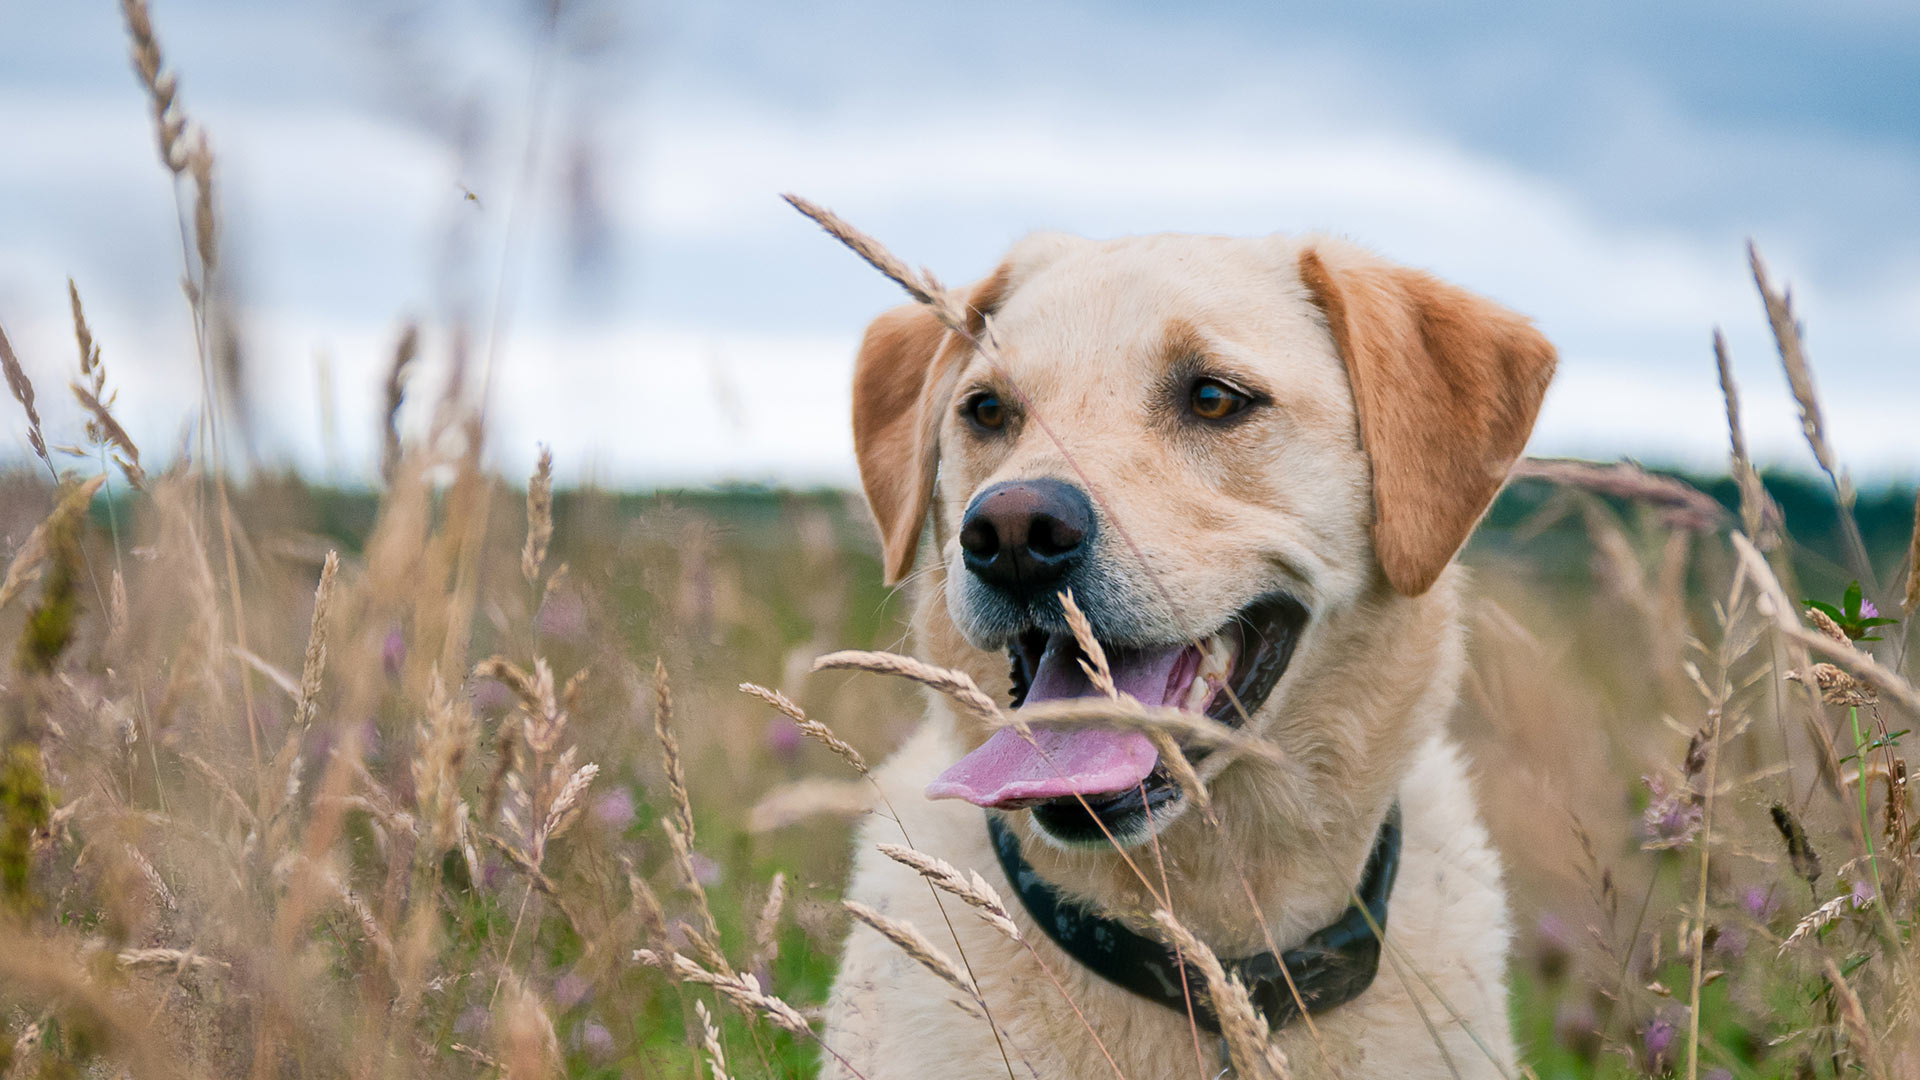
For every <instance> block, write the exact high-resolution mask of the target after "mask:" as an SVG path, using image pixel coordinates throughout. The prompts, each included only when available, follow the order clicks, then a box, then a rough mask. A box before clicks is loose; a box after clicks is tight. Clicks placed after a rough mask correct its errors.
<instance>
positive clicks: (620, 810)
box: [593, 787, 634, 829]
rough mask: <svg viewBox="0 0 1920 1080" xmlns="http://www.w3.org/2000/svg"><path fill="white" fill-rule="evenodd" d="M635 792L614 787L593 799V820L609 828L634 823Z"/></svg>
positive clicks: (622, 826)
mask: <svg viewBox="0 0 1920 1080" xmlns="http://www.w3.org/2000/svg"><path fill="white" fill-rule="evenodd" d="M633 817H634V811H633V793H632V792H630V791H628V790H627V789H626V788H623V787H620V788H614V789H613V790H612V791H609V792H607V793H606V794H605V795H602V796H600V797H599V798H597V799H595V800H593V820H595V821H597V822H599V823H600V824H602V825H605V826H606V827H607V828H609V829H624V828H626V827H627V826H629V825H631V824H633Z"/></svg>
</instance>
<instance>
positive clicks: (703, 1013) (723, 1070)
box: [693, 1000, 733, 1080]
mask: <svg viewBox="0 0 1920 1080" xmlns="http://www.w3.org/2000/svg"><path fill="white" fill-rule="evenodd" d="M693 1011H694V1012H695V1013H698V1014H699V1016H700V1036H701V1037H700V1041H701V1044H702V1045H703V1046H705V1047H706V1051H707V1068H708V1069H710V1070H712V1072H713V1077H712V1080H733V1078H732V1077H731V1076H730V1075H728V1073H727V1055H726V1051H724V1050H722V1049H720V1029H719V1028H716V1027H714V1026H713V1017H712V1016H711V1015H710V1014H709V1013H708V1012H707V1003H706V1002H704V1001H698V1000H696V1001H695V1002H694V1003H693Z"/></svg>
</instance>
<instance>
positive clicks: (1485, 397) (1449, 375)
mask: <svg viewBox="0 0 1920 1080" xmlns="http://www.w3.org/2000/svg"><path fill="white" fill-rule="evenodd" d="M1299 267H1300V280H1301V282H1302V283H1303V284H1305V285H1306V287H1307V290H1308V291H1309V292H1310V293H1311V294H1312V295H1313V298H1314V300H1315V301H1316V302H1318V304H1319V305H1320V309H1321V310H1322V311H1323V312H1325V313H1326V316H1327V327H1328V329H1329V330H1331V331H1332V333H1333V340H1334V344H1335V345H1336V346H1337V347H1338V348H1339V350H1340V357H1341V359H1342V360H1343V361H1345V363H1346V366H1347V379H1348V381H1349V382H1350V383H1352V385H1353V398H1354V404H1355V407H1356V408H1357V409H1358V410H1359V414H1360V441H1361V445H1362V446H1363V447H1364V448H1365V449H1366V452H1367V457H1368V458H1369V459H1370V460H1371V462H1372V465H1373V512H1374V519H1373V546H1374V551H1375V554H1376V555H1377V556H1378V558H1379V560H1380V566H1381V568H1382V569H1383V570H1385V571H1386V575H1387V580H1388V581H1389V582H1390V583H1392V585H1393V587H1394V588H1395V589H1396V590H1398V591H1399V592H1401V593H1403V594H1405V595H1408V596H1418V595H1419V594H1421V593H1423V592H1425V591H1427V589H1428V588H1429V587H1431V586H1432V585H1433V583H1434V581H1435V580H1436V579H1438V578H1439V576H1440V572H1441V571H1443V570H1445V569H1446V567H1447V563H1448V562H1449V561H1450V560H1452V558H1453V556H1454V553H1455V552H1457V551H1459V550H1460V547H1461V545H1463V544H1465V543H1466V540H1467V536H1468V534H1469V533H1471V532H1472V531H1473V527H1474V525H1475V524H1476V523H1478V522H1479V520H1480V515H1481V514H1482V513H1484V512H1485V511H1486V509H1487V506H1488V504H1490V503H1492V502H1493V497H1494V496H1495V495H1496V494H1498V493H1499V491H1500V485H1501V484H1502V483H1504V482H1505V481H1506V478H1507V472H1508V470H1510V469H1511V468H1512V467H1513V463H1514V460H1515V459H1516V458H1518V457H1519V456H1520V451H1521V449H1522V448H1523V447H1525V446H1526V442H1527V436H1528V435H1529V434H1530V433H1531V432H1532V430H1533V420H1534V417H1535V415H1537V414H1538V413H1539V411H1540V399H1541V398H1542V397H1543V396H1544V395H1545V394H1546V390H1547V382H1548V380H1549V379H1551V378H1552V377H1553V368H1554V359H1555V358H1554V349H1553V346H1552V344H1550V343H1549V342H1548V341H1547V339H1546V338H1545V337H1542V336H1541V334H1540V332H1539V331H1538V330H1536V329H1534V327H1533V324H1532V323H1531V322H1530V321H1529V320H1528V319H1526V318H1525V317H1524V316H1521V315H1517V314H1515V313H1514V312H1511V311H1509V310H1507V309H1506V308H1503V307H1501V306H1500V305H1498V304H1495V303H1494V302H1492V301H1491V300H1487V299H1485V298H1483V297H1479V296H1476V295H1474V294H1472V293H1469V292H1467V291H1466V290H1464V289H1459V288H1456V287H1454V286H1452V285H1448V284H1446V283H1445V282H1442V281H1439V280H1438V279H1436V278H1434V277H1432V276H1430V275H1428V274H1424V273H1421V272H1419V271H1417V270H1409V269H1406V268H1404V267H1398V266H1393V265H1390V264H1387V263H1385V262H1382V261H1379V260H1376V259H1374V258H1372V257H1370V256H1366V255H1364V254H1361V253H1359V252H1357V251H1354V250H1352V249H1347V248H1345V245H1324V246H1322V247H1307V248H1305V249H1303V250H1302V251H1301V252H1300V257H1299Z"/></svg>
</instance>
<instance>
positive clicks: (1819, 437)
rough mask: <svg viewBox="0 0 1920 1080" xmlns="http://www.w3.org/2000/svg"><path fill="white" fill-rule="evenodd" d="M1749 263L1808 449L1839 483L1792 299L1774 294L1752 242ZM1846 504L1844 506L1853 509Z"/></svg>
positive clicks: (1835, 462)
mask: <svg viewBox="0 0 1920 1080" xmlns="http://www.w3.org/2000/svg"><path fill="white" fill-rule="evenodd" d="M1747 263H1748V265H1749V266H1750V267H1751V268H1752V270H1753V283H1754V285H1755V286H1757V287H1758V288H1759V290H1760V302H1761V303H1762V304H1763V305H1764V306H1765V307H1766V311H1767V323H1768V324H1769V325H1770V326H1771V327H1772V329H1773V339H1774V341H1775V343H1776V344H1778V345H1779V347H1780V364H1781V366H1782V367H1784V368H1785V369H1786V373H1787V384H1788V386H1789V387H1791V388H1792V390H1793V400H1794V401H1795V402H1796V403H1797V404H1798V405H1799V407H1800V428H1801V431H1802V432H1803V433H1804V434H1805V435H1806V437H1807V445H1808V446H1809V447H1811V448H1812V449H1813V457H1814V460H1815V461H1817V462H1819V463H1820V469H1821V471H1823V472H1825V473H1826V474H1827V476H1828V477H1829V478H1830V479H1832V480H1833V481H1834V482H1835V484H1836V485H1837V484H1839V483H1840V479H1839V475H1838V474H1839V468H1840V466H1839V463H1838V462H1837V461H1836V459H1835V457H1834V453H1833V447H1832V445H1831V444H1829V443H1828V442H1827V429H1826V420H1825V418H1824V417H1823V416H1822V415H1821V411H1820V397H1819V395H1818V394H1817V393H1816V392H1815V391H1814V388H1813V370H1812V369H1811V368H1810V367H1809V366H1808V365H1807V358H1806V354H1805V352H1804V351H1803V350H1802V348H1801V343H1800V327H1799V325H1798V324H1797V323H1796V322H1795V321H1794V318H1793V298H1792V296H1791V295H1789V294H1788V293H1785V292H1777V291H1775V290H1774V288H1773V285H1772V283H1771V282H1769V281H1768V280H1767V264H1766V263H1765V262H1763V261H1761V259H1760V249H1759V248H1758V247H1756V246H1755V245H1754V244H1753V243H1752V242H1749V243H1748V244H1747ZM1851 502H1852V500H1850V499H1849V500H1847V502H1846V503H1845V504H1844V505H1845V506H1851Z"/></svg>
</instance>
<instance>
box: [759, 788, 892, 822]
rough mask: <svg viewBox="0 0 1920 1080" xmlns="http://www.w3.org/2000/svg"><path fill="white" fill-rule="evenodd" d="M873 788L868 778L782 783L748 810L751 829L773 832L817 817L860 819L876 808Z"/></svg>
mask: <svg viewBox="0 0 1920 1080" xmlns="http://www.w3.org/2000/svg"><path fill="white" fill-rule="evenodd" d="M873 800H874V794H873V787H872V785H871V784H869V783H868V782H867V781H865V780H825V779H821V778H818V777H811V778H808V779H805V780H795V781H793V782H792V783H788V784H781V785H779V786H777V787H775V788H774V789H773V790H771V791H769V792H767V793H766V794H765V795H763V796H761V797H760V801H759V802H756V803H754V804H753V809H752V810H749V811H748V812H747V831H748V832H750V833H769V832H773V831H775V830H776V829H784V828H787V827H789V826H792V825H797V824H799V823H800V822H802V821H810V820H812V819H814V818H820V817H827V818H856V817H859V816H860V815H862V814H864V813H866V812H868V811H869V810H871V809H873Z"/></svg>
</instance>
